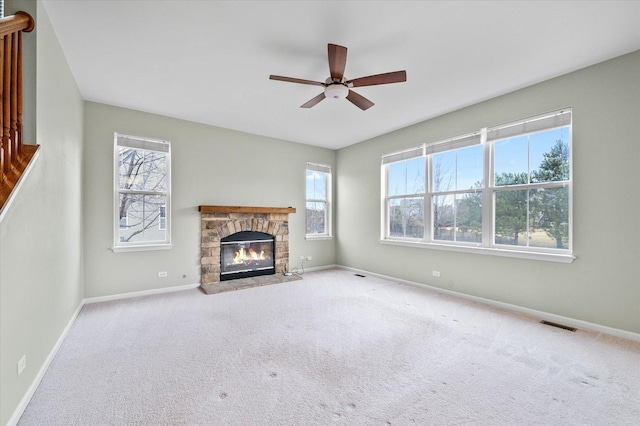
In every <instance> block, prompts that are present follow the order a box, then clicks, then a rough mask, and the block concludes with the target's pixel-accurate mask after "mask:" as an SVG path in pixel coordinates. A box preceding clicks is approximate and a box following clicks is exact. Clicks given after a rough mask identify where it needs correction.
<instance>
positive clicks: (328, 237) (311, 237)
mask: <svg viewBox="0 0 640 426" xmlns="http://www.w3.org/2000/svg"><path fill="white" fill-rule="evenodd" d="M304 239H305V240H307V241H316V240H333V235H313V234H308V235H305V236H304Z"/></svg>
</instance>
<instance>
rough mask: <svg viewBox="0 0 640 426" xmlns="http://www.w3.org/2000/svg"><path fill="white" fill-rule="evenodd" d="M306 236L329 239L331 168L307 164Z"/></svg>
mask: <svg viewBox="0 0 640 426" xmlns="http://www.w3.org/2000/svg"><path fill="white" fill-rule="evenodd" d="M306 194H307V197H306V236H307V237H310V238H314V237H331V166H327V165H324V164H314V163H307V169H306Z"/></svg>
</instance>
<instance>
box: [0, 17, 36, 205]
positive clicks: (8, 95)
mask: <svg viewBox="0 0 640 426" xmlns="http://www.w3.org/2000/svg"><path fill="white" fill-rule="evenodd" d="M34 27H35V22H34V20H33V18H32V17H31V15H29V14H28V13H26V12H16V14H15V15H13V16H7V17H5V18H2V19H0V129H2V135H1V139H0V210H2V208H3V207H4V205H5V203H6V201H7V200H8V199H9V196H10V195H11V192H12V191H13V189H14V188H15V186H16V184H17V183H18V181H19V180H20V177H21V176H22V174H23V173H24V171H25V170H26V168H27V166H28V165H29V162H30V161H31V159H32V158H33V157H34V155H35V153H36V152H37V150H38V148H39V147H38V146H37V145H27V144H23V142H22V33H23V32H31V31H33V28H34Z"/></svg>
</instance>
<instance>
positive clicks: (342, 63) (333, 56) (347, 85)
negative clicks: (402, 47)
mask: <svg viewBox="0 0 640 426" xmlns="http://www.w3.org/2000/svg"><path fill="white" fill-rule="evenodd" d="M327 50H328V56H329V72H330V77H329V78H327V79H326V80H325V82H324V83H321V82H319V81H312V80H303V79H300V78H292V77H283V76H280V75H270V76H269V79H271V80H279V81H287V82H289V83H299V84H310V85H313V86H322V87H324V92H322V93H320V94H319V95H318V96H316V97H315V98H313V99H311V100H310V101H307V102H305V103H304V104H302V105H300V108H311V107H312V106H315V105H317V104H318V103H319V102H320V101H322V100H323V99H324V98H330V99H342V98H347V100H348V101H349V102H351V103H352V104H354V105H355V106H357V107H358V108H360V109H361V110H363V111H364V110H367V109H369V108H371V107H372V106H373V105H374V103H373V102H371V101H370V100H369V99H367V98H365V97H364V96H362V95H359V94H357V93H356V92H354V91H353V90H351V88H353V87H363V86H375V85H377V84H389V83H401V82H403V81H407V72H406V71H404V70H403V71H393V72H388V73H384V74H376V75H370V76H367V77H360V78H356V79H353V80H346V79H345V78H344V69H345V67H346V65H347V48H346V47H344V46H338V45H337V44H329V45H328V48H327Z"/></svg>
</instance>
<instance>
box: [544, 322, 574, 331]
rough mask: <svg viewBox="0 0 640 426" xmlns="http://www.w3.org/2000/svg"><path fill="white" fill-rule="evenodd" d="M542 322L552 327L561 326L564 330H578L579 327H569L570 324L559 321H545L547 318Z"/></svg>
mask: <svg viewBox="0 0 640 426" xmlns="http://www.w3.org/2000/svg"><path fill="white" fill-rule="evenodd" d="M540 324H544V325H550V326H551V327H558V328H561V329H563V330H569V331H576V330H577V328H574V327H569V326H568V325H563V324H558V323H557V322H551V321H545V320H542V321H540Z"/></svg>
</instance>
